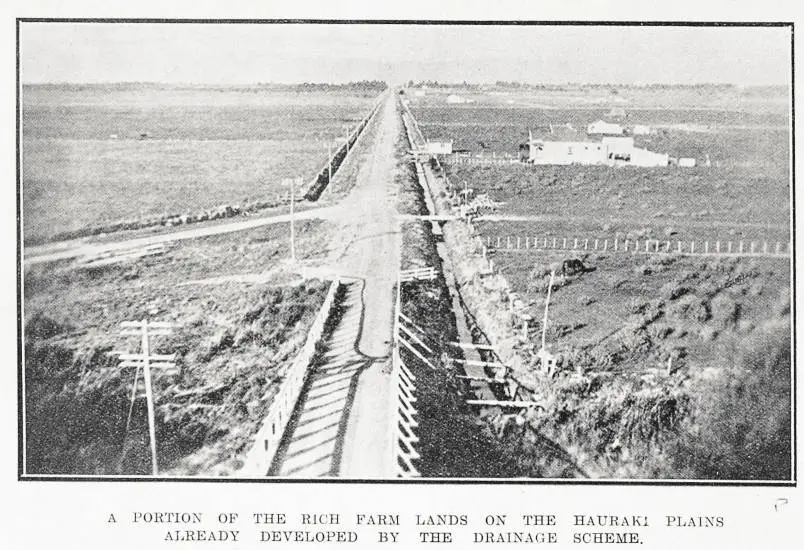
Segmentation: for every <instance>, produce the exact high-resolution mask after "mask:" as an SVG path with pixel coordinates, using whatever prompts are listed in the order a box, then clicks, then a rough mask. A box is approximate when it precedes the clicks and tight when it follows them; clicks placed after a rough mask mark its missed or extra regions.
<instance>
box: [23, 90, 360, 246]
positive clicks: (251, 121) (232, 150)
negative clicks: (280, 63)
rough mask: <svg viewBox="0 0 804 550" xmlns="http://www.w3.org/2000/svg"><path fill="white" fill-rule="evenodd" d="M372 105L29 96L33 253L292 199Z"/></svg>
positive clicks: (296, 99) (206, 96) (278, 96)
mask: <svg viewBox="0 0 804 550" xmlns="http://www.w3.org/2000/svg"><path fill="white" fill-rule="evenodd" d="M373 101H374V97H373V95H368V94H366V95H362V94H359V93H357V92H355V93H354V94H351V95H350V94H347V93H325V92H309V93H304V92H295V91H287V90H283V91H277V90H270V89H265V90H263V89H259V88H255V89H225V88H224V89H220V88H210V89H203V88H200V89H199V88H194V89H181V88H171V87H158V86H156V87H145V88H140V87H136V86H133V87H131V88H127V87H125V86H123V87H115V88H113V89H107V88H104V87H101V86H85V87H76V86H65V87H59V86H25V87H24V89H23V94H22V199H23V220H24V222H23V232H24V238H25V241H26V242H37V241H42V240H47V239H48V238H51V237H52V236H54V235H56V234H58V233H61V232H65V231H73V230H78V229H81V228H84V227H87V226H90V225H98V224H103V223H106V222H115V221H120V220H124V219H135V220H136V219H140V218H142V217H145V216H154V215H161V214H165V213H168V214H181V213H188V212H197V211H199V210H200V209H205V208H213V207H215V206H218V205H220V204H238V205H242V204H244V203H246V202H248V201H253V202H256V201H260V200H268V199H274V198H275V197H276V195H277V194H281V193H287V191H288V190H287V189H285V188H284V187H282V186H281V180H282V179H283V178H290V177H302V178H303V179H304V180H305V182H307V181H309V179H310V178H312V177H313V175H314V174H315V171H316V170H317V169H318V168H320V166H321V165H322V164H324V162H326V155H327V144H328V143H329V144H332V147H333V149H334V148H335V144H336V143H338V142H340V141H343V140H344V139H345V135H346V132H345V130H346V128H347V127H354V125H355V124H356V123H357V122H359V121H360V120H361V119H362V118H363V117H364V116H365V115H366V114H367V113H368V110H369V109H370V107H371V104H372V102H373Z"/></svg>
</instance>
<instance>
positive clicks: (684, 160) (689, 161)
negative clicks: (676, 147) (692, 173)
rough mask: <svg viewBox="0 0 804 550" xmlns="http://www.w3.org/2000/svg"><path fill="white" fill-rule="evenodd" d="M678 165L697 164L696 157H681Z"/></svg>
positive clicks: (691, 165) (686, 166)
mask: <svg viewBox="0 0 804 550" xmlns="http://www.w3.org/2000/svg"><path fill="white" fill-rule="evenodd" d="M678 165H679V166H684V167H685V168H692V167H693V166H695V159H694V158H680V159H678Z"/></svg>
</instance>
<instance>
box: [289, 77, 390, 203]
mask: <svg viewBox="0 0 804 550" xmlns="http://www.w3.org/2000/svg"><path fill="white" fill-rule="evenodd" d="M384 98H385V93H383V94H380V97H379V99H378V100H377V102H376V103H375V104H374V107H372V109H371V111H370V112H369V114H368V115H367V116H366V117H365V118H364V119H363V120H361V121H360V122H359V123H358V124H357V126H356V127H355V128H354V129H353V130H352V131H351V132H350V133H349V134H348V136H347V138H346V141H345V142H344V143H343V144H341V145H339V146H338V147H337V148H336V149H335V152H334V153H333V154H332V157H330V158H328V159H327V160H326V162H325V163H324V164H323V166H321V168H320V169H319V170H318V172H316V175H315V176H314V177H313V179H312V180H311V181H310V183H309V184H308V185H307V188H306V190H304V191H303V192H302V196H303V197H304V198H305V199H306V200H308V201H317V200H318V199H319V197H321V193H323V191H324V189H326V188H327V186H328V185H329V183H330V180H329V178H330V172H331V174H332V175H333V176H334V175H335V173H336V172H337V171H338V169H339V168H340V167H341V164H343V162H344V161H345V160H346V155H347V154H348V153H349V152H350V151H351V150H352V148H353V147H354V144H355V142H357V139H358V138H359V137H360V136H361V135H362V133H363V130H365V128H366V126H368V125H369V123H370V122H371V120H372V119H373V118H374V116H375V115H376V114H377V112H378V111H379V110H380V107H381V106H382V102H383V99H384Z"/></svg>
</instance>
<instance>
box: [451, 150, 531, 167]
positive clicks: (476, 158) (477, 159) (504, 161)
mask: <svg viewBox="0 0 804 550" xmlns="http://www.w3.org/2000/svg"><path fill="white" fill-rule="evenodd" d="M444 164H468V165H470V166H506V165H510V164H522V161H521V160H520V159H519V157H517V156H514V155H508V154H503V155H497V154H496V153H492V154H491V155H483V154H481V155H461V154H452V155H446V156H445V157H444Z"/></svg>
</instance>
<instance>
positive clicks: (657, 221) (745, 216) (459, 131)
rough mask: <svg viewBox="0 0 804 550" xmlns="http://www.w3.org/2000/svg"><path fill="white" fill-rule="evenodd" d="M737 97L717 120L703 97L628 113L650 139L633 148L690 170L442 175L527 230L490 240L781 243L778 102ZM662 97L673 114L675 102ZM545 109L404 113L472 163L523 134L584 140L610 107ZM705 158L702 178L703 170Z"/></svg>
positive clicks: (433, 100)
mask: <svg viewBox="0 0 804 550" xmlns="http://www.w3.org/2000/svg"><path fill="white" fill-rule="evenodd" d="M534 93H535V92H534ZM542 93H544V92H542ZM626 93H627V92H622V94H620V95H618V96H617V97H618V98H619V99H622V98H623V96H624V95H625V94H626ZM632 93H634V92H632ZM655 93H656V92H655V91H640V92H639V94H637V93H634V97H633V98H630V97H629V99H632V100H633V102H635V103H637V104H639V100H640V99H642V100H643V101H642V103H646V101H644V97H642V96H646V95H647V96H649V97H652V94H655ZM742 94H743V95H740V92H739V90H734V91H732V93H731V96H735V97H731V101H730V102H729V101H725V100H724V101H725V105H726V107H729V108H720V109H713V108H711V107H706V106H707V105H709V102H708V98H707V95H706V93H704V92H701V93H700V94H699V95H700V103H701V105H699V106H697V107H695V106H687V107H686V108H684V109H682V108H677V107H673V108H653V109H648V108H644V106H642V105H640V107H639V108H634V109H629V108H628V106H627V105H626V106H625V110H626V118H625V119H624V120H623V121H622V122H623V123H624V124H625V125H626V126H628V125H632V124H644V125H648V126H650V127H651V128H652V129H653V132H652V133H651V134H650V135H647V136H636V137H635V145H636V146H637V147H645V148H648V149H650V150H652V151H658V152H666V153H669V154H670V155H671V156H673V157H692V158H695V159H696V161H697V162H698V165H699V166H697V167H695V168H678V167H668V168H637V167H606V166H580V165H576V166H531V165H524V164H511V165H503V166H474V165H465V164H457V165H448V166H447V174H448V176H449V178H450V180H451V181H452V182H453V183H454V184H456V185H460V186H462V185H463V182H466V185H467V186H468V187H470V188H472V189H473V190H474V192H475V194H482V193H488V194H489V195H490V196H491V198H492V199H494V200H496V201H502V202H505V203H506V204H505V205H504V206H502V208H501V209H500V212H499V213H500V214H502V215H503V216H508V217H525V218H528V219H527V220H523V221H527V223H514V222H510V223H506V224H505V225H504V226H502V225H495V226H488V227H485V228H484V230H483V232H484V233H485V234H488V235H491V236H492V237H495V238H496V237H497V236H498V235H500V234H502V236H503V237H505V236H506V235H508V234H510V235H518V234H519V235H521V236H522V237H523V238H524V237H525V236H526V235H528V236H531V237H533V236H536V235H539V236H544V235H545V234H546V235H558V236H562V237H563V236H566V237H575V236H577V237H593V238H594V237H601V238H603V237H614V236H615V234H616V233H618V232H620V233H621V234H622V235H623V236H625V235H626V234H629V233H631V234H634V235H635V234H637V233H639V234H640V235H639V236H640V237H643V238H644V237H648V236H649V237H652V238H657V239H664V238H670V237H672V238H673V239H692V238H695V239H703V240H706V239H709V240H713V241H714V240H717V239H719V240H729V239H731V240H740V239H746V240H750V239H755V240H768V241H777V240H781V241H788V240H789V238H790V232H789V220H790V204H791V203H790V154H791V150H790V143H789V142H790V129H789V117H788V114H787V112H786V111H785V110H784V108H783V106H780V105H779V100H780V98H781V99H784V98H785V97H786V95H785V94H784V93H782V91H780V90H777V91H776V93H775V94H771V95H770V96H769V97H768V98H767V100H766V101H765V103H760V102H759V101H758V99H757V98H756V97H754V96H753V95H751V93H749V92H743V93H742ZM665 95H666V96H667V98H668V101H669V102H670V105H671V106H672V105H673V103H672V93H671V92H670V91H666V92H665ZM743 96H746V98H745V101H744V102H743V101H741V100H742V99H744V98H743ZM556 97H557V98H561V94H560V93H558V92H556ZM748 99H750V101H749V100H748ZM554 100H555V101H554V105H552V106H550V107H544V108H539V109H534V108H525V107H517V106H507V107H506V106H503V105H500V104H499V103H498V98H497V97H496V96H491V95H486V96H477V102H476V103H470V104H461V105H446V104H444V95H443V94H441V95H437V96H433V95H429V96H425V97H424V98H418V99H417V100H415V101H414V103H413V105H412V111H413V113H414V115H416V116H417V119H418V121H419V125H420V127H421V129H422V132H423V133H424V134H425V136H426V137H427V138H428V139H432V140H436V139H453V140H454V148H455V149H459V150H460V149H467V150H469V151H472V152H475V153H482V152H485V153H487V154H491V153H492V152H493V153H496V154H517V153H518V148H519V144H520V143H522V142H524V141H527V136H528V130H529V129H531V130H534V131H535V130H538V129H544V128H545V127H548V126H549V125H551V124H552V125H559V124H567V123H569V124H571V125H573V126H574V127H578V128H583V127H585V126H586V124H588V123H590V122H592V121H594V120H597V119H599V118H604V115H605V114H606V113H607V111H608V110H609V108H610V106H611V105H612V103H611V102H610V103H609V105H606V106H603V105H599V106H597V107H594V108H590V107H588V106H581V107H572V108H570V107H568V106H567V105H566V104H565V105H563V106H557V103H558V99H556V98H554ZM564 100H566V98H564ZM653 100H654V101H655V100H656V98H655V97H654V98H653ZM495 102H496V103H495ZM614 105H617V106H620V105H621V102H618V103H616V104H614ZM591 140H592V139H590V141H591ZM707 156H708V157H709V160H710V163H711V165H710V166H705V165H704V164H705V161H706V158H707Z"/></svg>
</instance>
